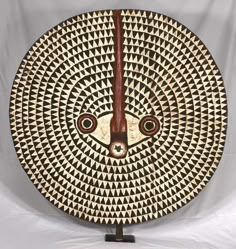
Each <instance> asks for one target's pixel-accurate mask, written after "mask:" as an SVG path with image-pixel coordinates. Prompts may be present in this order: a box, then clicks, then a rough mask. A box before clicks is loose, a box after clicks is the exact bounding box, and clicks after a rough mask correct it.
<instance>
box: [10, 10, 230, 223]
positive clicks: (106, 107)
mask: <svg viewBox="0 0 236 249" xmlns="http://www.w3.org/2000/svg"><path fill="white" fill-rule="evenodd" d="M121 15H122V29H123V37H124V40H123V44H124V45H123V50H124V51H123V52H124V58H123V60H124V80H125V82H124V84H125V112H126V113H127V114H130V115H133V116H134V117H135V118H137V119H141V118H142V117H143V116H145V115H155V116H156V117H158V119H159V121H160V124H161V128H160V131H159V132H158V133H157V134H156V135H155V136H152V137H146V138H144V139H143V140H141V141H140V142H139V143H137V144H135V145H133V146H130V147H129V150H128V155H127V156H126V157H125V158H123V159H115V158H111V157H109V156H108V154H109V150H108V147H107V146H106V145H104V144H102V143H101V142H100V141H97V140H96V139H94V137H93V136H92V134H82V133H80V132H79V131H78V129H77V126H76V122H77V119H78V116H79V115H80V114H82V113H91V114H93V115H94V116H95V117H97V118H99V117H101V116H103V115H107V114H110V113H112V102H113V98H112V96H113V92H112V81H113V77H114V73H113V67H114V60H115V57H114V32H115V30H114V29H115V26H114V20H113V11H98V12H91V13H86V14H82V15H79V16H76V17H72V18H70V19H68V20H66V21H64V22H62V23H61V24H59V25H57V26H56V27H54V28H52V29H51V30H50V31H48V32H47V33H46V34H45V35H43V36H42V37H41V38H40V39H39V40H38V41H37V42H36V43H35V44H34V45H33V46H32V47H31V49H30V50H29V52H28V53H27V54H26V56H25V57H24V59H23V61H22V63H21V65H20V67H19V69H18V72H17V74H16V78H15V81H14V84H13V87H12V92H11V101H10V123H11V131H12V137H13V141H14V144H15V149H16V152H17V155H18V158H19V160H20V162H21V164H22V166H23V168H24V170H25V171H26V173H27V174H28V176H29V177H30V179H31V181H32V182H33V184H34V185H35V186H36V187H37V189H38V190H39V191H40V192H41V193H42V194H43V195H44V196H45V197H46V198H47V199H48V200H49V201H50V202H52V203H53V204H54V205H55V206H57V207H58V208H60V209H62V210H63V211H65V212H67V213H69V214H71V215H74V216H77V217H79V218H82V219H86V220H88V221H92V222H98V223H123V224H127V223H139V222H143V221H147V220H150V219H154V218H158V217H161V216H163V215H166V214H168V213H171V212H173V211H175V210H177V209H178V208H180V207H182V206H184V205H185V204H187V203H188V202H189V201H190V200H192V199H193V198H194V197H195V196H196V195H197V194H198V193H199V192H200V191H201V190H202V189H203V187H204V186H205V185H206V183H207V182H208V181H209V180H210V178H211V177H212V175H213V173H214V171H215V170H216V168H217V165H218V163H219V160H220V158H221V155H222V153H223V147H224V142H225V135H226V125H227V103H226V95H225V90H224V84H223V80H222V77H221V75H220V72H219V70H218V68H217V66H216V64H215V62H214V60H213V58H212V57H211V55H210V53H209V51H208V50H207V48H206V47H205V45H204V44H203V43H202V42H201V41H200V40H199V39H198V38H197V37H196V36H195V35H194V34H193V33H192V32H191V31H190V30H188V29H187V28H186V27H184V26H183V25H181V24H180V23H178V22H177V21H175V20H173V19H171V18H169V17H166V16H164V15H161V14H157V13H153V12H148V11H137V10H123V11H122V12H121Z"/></svg>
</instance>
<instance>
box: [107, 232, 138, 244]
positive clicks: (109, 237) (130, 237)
mask: <svg viewBox="0 0 236 249" xmlns="http://www.w3.org/2000/svg"><path fill="white" fill-rule="evenodd" d="M105 241H108V242H130V243H134V242H135V237H134V236H133V235H123V238H122V239H117V238H116V235H115V234H106V235H105Z"/></svg>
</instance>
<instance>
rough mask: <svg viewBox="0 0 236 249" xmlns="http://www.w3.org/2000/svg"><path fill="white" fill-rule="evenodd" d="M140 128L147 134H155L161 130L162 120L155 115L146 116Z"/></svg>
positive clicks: (141, 121)
mask: <svg viewBox="0 0 236 249" xmlns="http://www.w3.org/2000/svg"><path fill="white" fill-rule="evenodd" d="M139 130H140V131H141V132H142V133H143V134H144V135H145V136H153V135H155V134H156V133H157V132H158V131H159V130H160V122H159V120H158V119H157V118H156V117H154V116H145V117H143V118H142V119H141V120H140V122H139Z"/></svg>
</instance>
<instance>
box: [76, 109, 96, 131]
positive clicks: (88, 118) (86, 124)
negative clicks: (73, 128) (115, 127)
mask: <svg viewBox="0 0 236 249" xmlns="http://www.w3.org/2000/svg"><path fill="white" fill-rule="evenodd" d="M77 126H78V128H79V130H80V131H81V132H83V133H91V132H93V131H94V130H95V129H96V127H97V119H96V118H95V117H94V116H93V115H91V114H89V113H85V114H82V115H80V116H79V118H78V121H77Z"/></svg>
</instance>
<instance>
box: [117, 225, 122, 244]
mask: <svg viewBox="0 0 236 249" xmlns="http://www.w3.org/2000/svg"><path fill="white" fill-rule="evenodd" d="M116 240H117V241H122V240H123V224H116Z"/></svg>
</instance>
